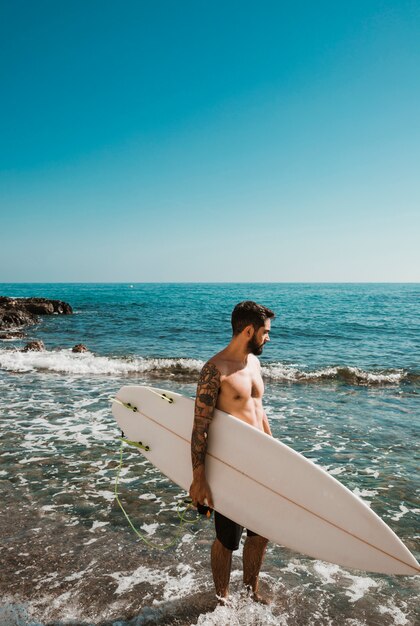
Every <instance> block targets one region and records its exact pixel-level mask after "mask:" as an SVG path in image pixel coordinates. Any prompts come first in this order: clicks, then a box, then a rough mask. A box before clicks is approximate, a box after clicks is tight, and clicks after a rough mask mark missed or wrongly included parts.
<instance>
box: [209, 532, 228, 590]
mask: <svg viewBox="0 0 420 626" xmlns="http://www.w3.org/2000/svg"><path fill="white" fill-rule="evenodd" d="M231 566H232V550H228V548H225V546H224V545H223V544H222V543H220V541H219V540H218V539H215V540H214V543H213V545H212V548H211V570H212V572H213V580H214V586H215V587H216V594H217V595H218V596H220V597H221V598H227V596H228V594H229V580H230V570H231Z"/></svg>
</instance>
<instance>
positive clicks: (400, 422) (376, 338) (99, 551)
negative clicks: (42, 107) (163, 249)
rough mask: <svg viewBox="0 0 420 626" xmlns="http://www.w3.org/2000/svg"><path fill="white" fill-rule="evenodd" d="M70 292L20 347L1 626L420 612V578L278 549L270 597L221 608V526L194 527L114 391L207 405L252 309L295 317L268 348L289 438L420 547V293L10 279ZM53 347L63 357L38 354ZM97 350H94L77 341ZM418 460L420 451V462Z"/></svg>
mask: <svg viewBox="0 0 420 626" xmlns="http://www.w3.org/2000/svg"><path fill="white" fill-rule="evenodd" d="M0 295H4V296H10V297H30V296H38V297H46V298H53V299H61V300H65V301H66V302H68V303H69V304H71V306H72V307H73V309H74V314H73V315H70V316H61V315H53V316H44V317H41V319H40V323H39V324H38V325H36V326H33V327H30V328H28V330H27V337H26V338H25V339H11V340H0V393H1V411H0V428H1V430H0V434H1V454H0V484H1V500H2V503H1V514H0V524H1V527H0V532H1V539H0V547H1V551H0V554H1V567H0V590H1V606H0V625H1V626H29V625H31V626H35V625H37V626H38V625H39V626H47V625H53V624H54V625H57V626H58V625H63V626H64V625H70V624H73V625H76V624H77V625H88V624H95V625H99V624H100V625H103V626H110V625H111V624H112V625H114V626H127V625H130V626H140V625H149V624H150V625H152V624H153V625H156V626H160V625H164V624H174V625H175V624H177V625H179V626H184V625H193V624H194V625H197V626H204V625H214V626H221V625H229V626H231V625H240V626H242V625H249V626H251V625H252V626H253V625H261V626H267V625H268V626H269V625H277V624H279V625H285V626H286V625H287V626H296V625H305V626H306V625H308V626H312V625H313V626H324V625H340V626H342V625H345V626H362V625H367V626H374V625H381V626H387V625H391V624H398V625H412V626H414V625H415V624H418V623H420V620H419V615H418V614H416V610H417V607H418V605H419V604H420V602H419V599H420V593H419V592H420V584H419V580H420V577H419V576H416V577H406V576H400V577H397V576H386V575H380V574H372V573H366V572H362V571H354V570H346V569H344V568H341V567H339V566H337V565H333V564H329V563H325V562H321V561H317V560H314V559H310V558H308V557H305V556H304V555H301V554H297V553H294V552H292V551H290V550H288V549H286V548H284V547H281V546H276V545H272V544H269V547H268V551H267V556H266V559H265V561H264V563H263V567H262V570H261V590H262V592H263V593H264V594H265V595H266V596H267V597H268V598H269V599H270V603H269V605H267V606H263V605H260V604H255V603H253V602H252V601H251V600H250V598H249V597H248V596H247V595H246V593H245V592H244V590H243V587H242V562H241V551H242V547H241V548H240V549H239V551H238V552H237V553H234V557H233V565H232V579H231V598H230V601H229V603H228V605H227V606H217V605H216V602H215V598H214V592H213V581H212V576H211V568H210V546H211V543H212V541H213V538H214V529H213V522H212V520H207V519H205V518H201V519H197V518H196V517H195V516H194V515H193V516H192V517H191V519H190V520H189V521H188V522H187V523H185V524H184V525H182V526H180V525H179V520H178V516H177V507H178V503H179V502H180V501H181V502H182V500H183V498H184V497H185V495H186V494H185V493H183V492H181V491H180V489H179V488H177V487H176V486H175V485H173V484H171V483H170V481H169V480H168V479H166V478H165V477H164V476H162V475H161V474H160V473H159V472H158V471H157V470H156V469H155V468H153V467H152V466H151V465H150V464H149V463H148V462H147V461H146V460H145V459H144V457H142V456H140V455H139V453H138V452H137V451H136V450H134V449H131V448H127V449H126V450H124V457H123V467H122V470H121V476H120V485H119V492H120V497H121V500H122V501H123V503H124V506H125V507H126V510H127V512H128V513H129V515H130V518H131V519H132V522H133V524H134V525H135V526H136V527H137V528H138V529H139V531H140V532H141V533H142V534H143V535H144V536H145V537H146V538H147V539H148V541H149V542H151V543H152V544H154V545H157V546H163V545H164V544H165V542H170V541H171V540H172V539H173V538H175V537H178V541H177V542H176V543H175V545H173V546H172V547H170V548H168V549H166V550H161V549H157V548H156V547H152V546H151V545H148V544H146V543H145V542H143V541H141V540H140V539H139V538H138V537H137V536H136V535H135V533H134V532H133V531H132V529H131V528H130V526H129V524H128V523H127V521H126V519H125V518H124V516H123V514H122V512H121V510H120V509H119V507H118V505H117V504H116V502H115V496H114V486H115V479H116V473H117V471H118V466H119V449H120V442H119V440H118V436H119V434H120V432H119V430H118V428H117V426H116V423H115V422H114V420H113V417H112V414H111V405H110V402H109V397H110V396H113V395H115V394H116V392H117V391H118V389H119V388H120V387H121V386H122V385H125V384H147V385H158V386H160V387H165V388H167V389H169V390H173V391H177V392H181V393H184V394H186V395H190V396H194V394H195V388H196V382H197V377H198V374H199V371H200V368H201V367H202V365H203V364H204V362H205V361H206V360H207V359H208V358H210V357H211V356H212V355H213V354H215V353H216V352H218V351H219V350H221V349H222V348H223V347H224V346H225V345H226V344H227V343H228V342H229V340H230V337H231V328H230V315H231V311H232V309H233V307H234V305H235V304H236V303H238V302H240V301H241V300H248V299H252V300H255V301H257V302H260V303H262V304H264V305H266V306H268V307H270V308H271V309H273V310H274V311H275V312H276V318H275V320H273V322H272V331H271V341H270V342H269V343H268V344H267V345H266V346H265V348H264V352H263V354H262V355H261V357H260V359H261V364H262V371H263V376H264V382H265V396H264V407H265V409H266V412H267V415H268V417H269V420H270V424H271V428H272V431H273V435H274V437H276V438H278V439H280V440H281V441H283V442H285V443H286V444H287V445H289V446H291V447H292V448H294V449H295V450H297V451H299V452H302V453H303V454H305V455H306V456H307V457H308V458H310V459H312V460H314V461H315V462H316V463H318V464H320V465H321V466H322V467H324V468H326V469H327V470H328V471H329V472H331V473H332V474H333V475H334V476H335V477H336V478H338V479H339V480H340V481H341V482H342V483H343V484H344V485H346V486H347V487H348V488H350V489H351V490H352V491H353V492H354V493H356V494H357V495H359V496H360V497H361V498H363V500H364V501H365V502H367V503H368V504H369V506H371V507H372V509H373V510H374V511H376V512H377V513H378V514H379V515H380V516H381V517H382V518H383V519H384V521H385V522H386V523H387V524H388V525H389V526H390V527H391V528H392V529H393V530H394V531H395V532H396V533H397V534H398V536H399V537H400V538H401V539H402V540H403V542H404V543H405V544H406V545H407V547H408V548H409V549H410V550H411V551H412V552H413V554H414V555H415V556H416V557H417V558H419V556H420V553H419V538H420V532H419V521H418V520H419V512H420V504H419V493H420V484H419V474H418V458H419V436H418V435H419V426H420V420H419V392H420V343H419V336H420V333H419V331H420V315H419V301H420V298H419V296H420V285H419V284H284V283H278V284H277V283H267V284H264V283H257V284H245V283H238V284H230V283H229V284H227V283H220V284H215V283H211V284H204V283H197V284H190V283H182V284H174V283H169V284H162V283H159V284H157V283H156V284H155V283H144V284H131V283H127V284H90V283H89V284H38V283H37V284H22V283H18V284H0ZM31 339H41V340H42V341H43V342H44V343H45V346H46V351H44V352H26V353H24V352H20V351H19V349H20V348H22V347H23V345H24V344H25V343H26V342H27V341H29V340H31ZM78 343H83V344H85V345H86V346H87V348H88V349H89V352H87V353H81V354H74V353H72V352H71V348H72V347H73V346H74V345H75V344H78ZM416 458H417V461H416Z"/></svg>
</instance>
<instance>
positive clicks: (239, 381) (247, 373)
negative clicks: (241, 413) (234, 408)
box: [220, 369, 264, 400]
mask: <svg viewBox="0 0 420 626" xmlns="http://www.w3.org/2000/svg"><path fill="white" fill-rule="evenodd" d="M220 387H221V393H223V394H224V395H226V396H230V397H231V398H233V399H235V400H239V399H248V398H251V397H252V398H261V397H262V396H263V393H264V383H263V380H262V378H261V374H260V372H259V371H256V370H251V369H249V370H247V369H245V370H241V371H239V372H232V373H230V374H225V375H224V376H222V378H221V384H220Z"/></svg>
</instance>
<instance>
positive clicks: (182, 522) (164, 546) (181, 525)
mask: <svg viewBox="0 0 420 626" xmlns="http://www.w3.org/2000/svg"><path fill="white" fill-rule="evenodd" d="M127 443H128V442H127ZM123 447H124V440H123V439H121V446H120V461H119V464H118V469H117V474H116V477H115V488H114V494H115V499H116V501H117V502H118V505H119V507H120V509H121V510H122V512H123V513H124V516H125V518H126V520H127V522H128V523H129V524H130V526H131V528H132V529H133V531H134V532H135V533H136V535H137V536H138V537H139V538H140V539H141V540H142V541H144V543H145V544H146V545H147V546H149V548H154V549H155V550H162V551H163V550H167V549H168V548H171V547H172V546H173V545H175V544H176V543H177V541H179V539H180V534H181V531H182V529H183V528H184V526H185V524H190V523H193V522H196V521H197V520H198V519H199V517H200V516H199V515H198V516H197V517H196V519H190V518H187V517H185V516H186V513H187V511H188V510H189V509H193V510H194V507H193V505H192V504H191V502H189V503H187V506H186V508H185V509H184V510H183V511H181V510H180V502H179V501H178V506H177V515H178V517H179V526H178V530H177V532H176V536H175V537H174V539H172V540H171V541H170V542H169V543H166V544H161V545H159V544H156V543H154V542H153V541H150V539H147V537H146V536H145V535H143V534H142V533H141V532H140V531H138V530H137V528H136V527H135V526H134V524H133V522H132V521H131V519H130V517H129V515H128V513H127V511H126V510H125V508H124V506H123V505H122V502H121V500H120V498H119V493H118V485H119V481H120V475H121V470H122V467H123Z"/></svg>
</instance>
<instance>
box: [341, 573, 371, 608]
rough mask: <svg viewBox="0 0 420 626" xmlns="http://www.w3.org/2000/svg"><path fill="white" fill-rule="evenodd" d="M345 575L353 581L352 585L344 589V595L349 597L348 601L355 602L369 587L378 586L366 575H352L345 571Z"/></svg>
mask: <svg viewBox="0 0 420 626" xmlns="http://www.w3.org/2000/svg"><path fill="white" fill-rule="evenodd" d="M346 577H347V578H350V579H351V580H352V581H353V582H352V585H351V586H350V587H349V588H348V589H347V590H346V596H348V597H349V598H350V602H357V600H360V598H363V596H364V595H365V593H367V592H368V591H369V589H371V588H372V587H379V585H378V583H377V582H376V581H375V580H373V578H369V577H368V576H353V575H352V574H349V573H347V574H346Z"/></svg>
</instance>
